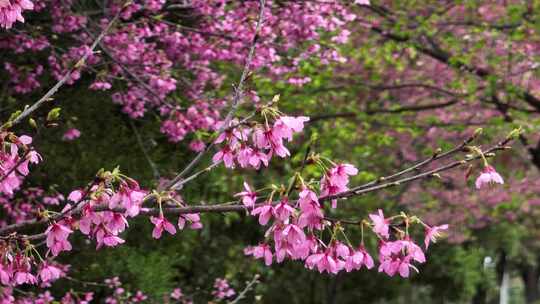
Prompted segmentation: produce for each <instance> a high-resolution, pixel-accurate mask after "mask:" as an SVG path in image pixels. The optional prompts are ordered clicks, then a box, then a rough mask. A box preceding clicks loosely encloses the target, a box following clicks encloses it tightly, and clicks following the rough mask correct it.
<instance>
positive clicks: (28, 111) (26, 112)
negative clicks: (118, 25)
mask: <svg viewBox="0 0 540 304" xmlns="http://www.w3.org/2000/svg"><path fill="white" fill-rule="evenodd" d="M121 12H122V9H120V10H119V11H118V13H116V15H115V16H114V18H113V19H112V20H111V21H110V22H109V24H107V26H106V27H105V29H103V31H101V33H100V34H99V36H98V37H97V38H96V40H94V42H93V43H92V45H91V46H90V49H89V50H88V51H87V52H86V53H85V54H84V55H83V56H82V57H81V59H79V60H78V61H77V63H76V64H74V65H73V67H71V68H70V69H69V70H68V72H67V73H66V74H65V75H64V77H62V79H60V80H59V81H58V82H57V83H56V84H55V85H54V86H53V87H52V88H51V89H49V91H47V93H45V95H43V96H42V97H41V98H40V99H39V100H38V101H36V102H35V103H34V104H33V105H32V106H30V107H27V108H25V109H24V111H23V112H22V113H21V114H20V115H19V116H17V118H15V119H14V120H12V121H11V122H10V123H11V125H16V124H18V123H20V122H21V121H22V120H23V119H25V118H26V117H28V116H30V114H32V113H33V112H34V111H36V110H37V109H38V108H39V107H41V106H42V105H43V104H44V103H45V102H47V101H49V100H50V98H51V97H52V96H53V95H54V94H55V93H56V92H57V91H58V90H59V89H60V88H61V87H62V86H63V85H64V84H65V83H66V81H68V80H69V77H71V74H72V73H73V72H74V71H75V70H77V69H79V68H81V67H82V66H83V65H84V63H85V61H86V59H88V57H90V55H92V54H93V52H94V49H95V48H96V47H97V45H98V44H99V43H100V41H101V40H102V39H103V38H104V37H105V35H106V34H107V33H108V32H109V30H110V29H111V28H112V26H113V24H114V23H115V22H116V21H117V20H118V18H119V17H120V14H121Z"/></svg>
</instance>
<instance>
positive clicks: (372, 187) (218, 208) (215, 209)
mask: <svg viewBox="0 0 540 304" xmlns="http://www.w3.org/2000/svg"><path fill="white" fill-rule="evenodd" d="M473 139H474V137H472V139H471V137H469V138H468V139H466V140H465V141H464V142H463V143H462V144H461V145H459V146H457V147H455V148H453V149H451V150H449V151H447V152H445V153H441V154H436V155H434V156H432V157H431V158H429V159H426V160H424V161H422V162H420V163H418V164H416V165H414V166H412V167H410V168H407V169H405V170H402V171H400V172H397V173H395V174H392V175H389V176H388V177H386V179H394V178H396V177H399V176H402V175H404V174H406V173H409V172H412V171H415V170H418V169H420V168H422V167H424V166H425V165H427V164H429V163H431V162H432V161H435V160H440V159H442V158H445V157H448V156H450V155H453V154H456V153H458V152H461V151H462V149H463V147H465V146H466V145H467V144H468V143H470V141H472V140H473ZM511 140H512V138H510V137H508V138H506V139H505V140H503V141H501V142H499V143H498V144H496V145H494V146H493V147H491V148H489V149H487V150H486V151H484V154H485V156H486V157H492V156H494V153H495V152H496V151H499V150H505V149H507V148H508V147H507V146H506V145H507V144H508V143H509V142H510V141H511ZM492 153H493V154H492ZM480 158H481V157H480V156H475V157H466V158H464V159H462V160H457V161H454V162H451V163H449V164H446V165H443V166H441V167H438V168H435V169H432V170H429V171H426V172H422V173H419V174H416V175H413V176H409V177H404V178H401V179H398V180H394V181H388V182H384V183H382V184H378V183H379V182H382V181H384V180H381V179H377V180H374V181H372V182H369V183H367V184H364V185H359V186H356V187H353V188H351V189H350V190H349V191H345V192H342V193H339V194H336V195H331V196H325V197H321V198H319V202H321V203H324V202H328V201H331V200H333V199H346V198H349V197H353V196H359V195H364V194H367V193H371V192H377V191H381V190H384V189H388V188H392V187H397V186H400V185H402V184H405V183H410V182H412V181H415V180H419V179H424V178H431V177H433V176H434V175H435V174H437V173H440V172H443V171H447V170H450V169H453V168H456V167H459V166H462V165H464V164H466V163H469V162H472V161H474V160H477V159H480ZM152 199H153V198H152V197H151V196H149V197H147V198H146V202H148V201H150V200H152ZM260 200H262V199H260ZM277 203H278V202H273V204H277ZM293 203H294V202H293ZM264 204H267V203H266V202H265V203H257V204H255V206H253V207H251V208H249V207H246V206H244V205H242V204H239V203H237V202H236V201H234V202H228V203H222V204H216V205H197V206H185V207H171V208H163V213H164V214H168V215H181V214H188V213H225V212H249V211H250V210H252V209H253V208H257V207H259V206H262V205H264ZM72 209H73V210H74V211H73V212H71V213H70V214H71V215H78V214H80V212H81V208H77V209H74V208H72ZM94 211H96V212H99V211H113V212H118V213H123V212H125V211H126V210H125V209H124V208H114V209H110V208H108V207H107V206H99V207H95V208H94ZM141 214H144V215H154V216H157V215H159V214H160V210H159V208H142V209H141ZM47 222H48V221H47V220H40V221H37V220H30V221H25V222H20V223H17V224H12V225H8V226H6V227H4V228H2V229H0V235H3V236H6V235H7V234H9V233H12V232H16V231H20V230H23V229H28V228H32V227H38V226H42V225H44V224H46V223H47ZM45 236H46V235H45V233H40V234H36V235H30V236H19V237H23V238H25V239H28V240H36V239H41V238H44V237H45Z"/></svg>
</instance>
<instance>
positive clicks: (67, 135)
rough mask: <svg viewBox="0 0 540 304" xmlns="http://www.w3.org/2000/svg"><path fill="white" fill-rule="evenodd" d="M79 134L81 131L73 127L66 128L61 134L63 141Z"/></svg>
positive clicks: (73, 138)
mask: <svg viewBox="0 0 540 304" xmlns="http://www.w3.org/2000/svg"><path fill="white" fill-rule="evenodd" d="M80 136H81V131H79V130H78V129H75V128H71V129H69V130H67V131H66V132H65V133H64V135H63V136H62V139H63V140H65V141H72V140H75V139H77V138H79V137H80Z"/></svg>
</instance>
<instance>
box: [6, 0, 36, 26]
mask: <svg viewBox="0 0 540 304" xmlns="http://www.w3.org/2000/svg"><path fill="white" fill-rule="evenodd" d="M33 9H34V4H33V3H32V1H30V0H2V1H0V28H6V29H9V28H11V27H12V26H13V24H14V23H15V22H16V21H20V22H24V17H23V16H22V12H23V11H24V10H33Z"/></svg>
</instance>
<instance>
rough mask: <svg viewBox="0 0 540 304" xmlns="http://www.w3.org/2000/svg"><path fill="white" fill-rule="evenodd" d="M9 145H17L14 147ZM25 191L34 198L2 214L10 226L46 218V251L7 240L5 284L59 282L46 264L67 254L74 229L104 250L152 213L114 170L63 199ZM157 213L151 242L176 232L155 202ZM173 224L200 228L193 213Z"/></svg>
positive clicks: (1, 272)
mask: <svg viewBox="0 0 540 304" xmlns="http://www.w3.org/2000/svg"><path fill="white" fill-rule="evenodd" d="M12 137H13V136H12ZM13 138H14V137H13ZM18 140H20V141H21V142H24V143H26V144H29V143H30V142H29V139H28V138H25V137H23V136H21V137H20V138H19V139H18ZM10 145H12V146H14V147H17V145H16V144H15V143H11V144H10ZM12 149H14V150H15V149H16V148H12ZM15 152H16V151H15ZM15 152H11V153H15ZM23 163H24V162H23ZM24 191H25V192H26V193H27V194H28V197H30V198H32V197H33V200H32V201H29V200H27V199H25V200H24V202H21V203H20V205H19V208H17V209H15V210H11V209H9V208H8V209H7V210H9V211H11V212H12V216H13V218H14V221H15V223H16V222H17V221H18V222H20V221H21V220H26V218H28V219H30V220H34V219H35V218H36V217H38V218H45V219H46V220H47V221H48V222H49V225H48V227H47V229H46V230H45V232H44V236H45V238H46V242H45V245H46V247H47V251H46V252H45V254H44V255H40V254H39V253H38V251H37V250H36V249H35V247H34V246H33V245H32V244H30V243H28V242H26V240H25V238H24V237H21V238H19V237H18V236H16V235H15V236H12V237H6V238H5V241H3V242H4V243H5V244H4V245H3V246H1V248H2V249H1V251H0V254H2V258H1V259H0V260H1V262H0V283H1V284H2V285H5V286H16V285H20V284H38V283H41V284H43V283H47V282H49V281H53V280H56V279H58V278H59V277H60V276H61V275H62V273H63V271H60V270H58V269H61V268H60V266H59V265H57V264H54V263H51V262H50V261H51V260H52V259H54V257H56V256H58V255H59V254H60V253H61V252H63V251H71V250H72V245H71V242H70V240H69V239H70V236H71V235H72V234H73V233H74V232H75V231H77V230H78V231H80V232H81V233H82V234H83V235H85V236H86V237H87V238H89V239H92V240H94V241H95V242H96V249H99V248H101V247H103V246H107V247H115V246H118V245H120V244H123V243H124V242H125V241H124V240H123V239H122V238H121V237H120V233H122V232H123V231H124V230H125V229H126V228H127V227H128V226H129V223H128V219H129V218H133V217H136V216H139V215H142V214H146V213H147V211H149V210H151V209H148V208H144V207H143V203H144V202H145V200H146V199H147V198H148V197H150V196H149V195H148V192H147V191H145V190H143V189H141V188H140V187H139V185H138V183H137V182H136V181H135V180H133V179H131V178H128V177H126V176H124V175H122V174H121V173H120V172H119V171H118V170H113V171H112V172H109V171H102V172H100V173H99V174H98V175H97V177H96V178H95V180H94V181H93V182H92V183H91V184H90V185H88V186H87V187H86V189H78V190H74V191H72V192H71V193H70V194H69V196H68V197H67V200H65V199H64V197H63V196H62V195H60V194H57V195H56V196H48V195H45V191H44V190H42V189H39V188H36V189H33V190H32V189H26V190H24ZM167 195H169V194H167ZM169 196H170V197H169V201H173V202H174V203H175V204H176V205H177V206H183V203H182V202H181V198H180V197H179V196H178V195H173V194H170V195H169ZM60 203H66V204H65V205H64V207H63V209H62V210H61V211H59V212H54V211H50V210H46V208H45V207H46V206H56V205H59V204H60ZM8 206H9V207H11V208H13V207H15V205H10V204H8V203H6V206H4V208H7V207H8ZM34 206H41V208H42V209H41V211H39V214H35V213H32V212H34V211H33V210H32V209H33V207H34ZM23 207H24V209H23ZM21 209H22V210H21ZM25 209H30V210H32V212H30V211H29V212H26V213H22V211H24V210H25ZM159 210H160V213H159V214H160V215H159V216H158V217H153V216H152V217H150V220H151V222H152V223H153V224H154V225H155V227H154V231H153V234H152V235H153V237H154V238H160V237H161V233H162V231H163V230H166V231H168V232H169V233H172V234H174V233H175V232H176V228H175V227H174V226H173V225H172V224H170V222H168V220H167V219H166V218H165V217H164V216H163V212H162V206H161V203H159ZM5 224H8V223H5ZM4 226H5V225H4ZM177 226H178V228H179V229H184V228H185V227H186V226H188V227H189V228H191V229H200V228H202V224H201V222H200V217H199V215H198V214H194V213H192V214H181V215H179V216H178V225H177ZM42 257H43V258H42Z"/></svg>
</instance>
